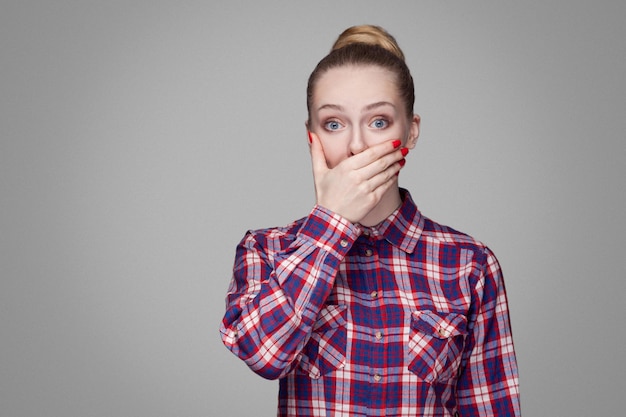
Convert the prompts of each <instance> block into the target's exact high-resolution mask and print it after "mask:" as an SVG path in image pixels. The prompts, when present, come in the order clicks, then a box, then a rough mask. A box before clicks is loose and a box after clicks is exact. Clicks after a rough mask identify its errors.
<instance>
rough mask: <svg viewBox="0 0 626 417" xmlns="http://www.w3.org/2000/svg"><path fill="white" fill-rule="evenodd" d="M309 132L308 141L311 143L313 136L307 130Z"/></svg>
mask: <svg viewBox="0 0 626 417" xmlns="http://www.w3.org/2000/svg"><path fill="white" fill-rule="evenodd" d="M307 133H308V134H309V143H313V136H311V132H309V131H307Z"/></svg>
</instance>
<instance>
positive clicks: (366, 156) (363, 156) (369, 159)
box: [349, 139, 402, 169]
mask: <svg viewBox="0 0 626 417" xmlns="http://www.w3.org/2000/svg"><path fill="white" fill-rule="evenodd" d="M401 143H402V142H400V141H399V140H397V139H396V140H388V141H385V142H382V143H379V144H377V145H374V146H372V147H370V148H367V149H366V150H364V151H363V152H361V153H358V154H356V155H354V156H353V157H351V158H349V160H350V164H351V166H352V168H353V169H359V168H363V167H365V166H368V165H370V164H372V163H374V162H375V161H377V160H379V159H381V158H382V157H383V156H385V155H389V154H391V155H393V154H394V152H395V151H398V150H399V149H400V146H401ZM398 155H400V153H397V155H396V156H395V157H392V159H393V158H396V157H397V159H396V160H399V159H402V157H401V156H398Z"/></svg>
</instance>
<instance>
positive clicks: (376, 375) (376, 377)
mask: <svg viewBox="0 0 626 417" xmlns="http://www.w3.org/2000/svg"><path fill="white" fill-rule="evenodd" d="M381 379H383V377H382V376H380V375H379V374H375V375H374V381H376V382H379V381H380V380H381Z"/></svg>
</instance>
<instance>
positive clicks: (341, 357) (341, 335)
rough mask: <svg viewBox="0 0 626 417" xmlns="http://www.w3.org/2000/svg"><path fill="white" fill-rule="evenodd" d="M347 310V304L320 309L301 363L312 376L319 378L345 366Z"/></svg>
mask: <svg viewBox="0 0 626 417" xmlns="http://www.w3.org/2000/svg"><path fill="white" fill-rule="evenodd" d="M346 310H347V306H346V305H329V306H326V307H324V308H323V309H322V311H320V314H319V316H318V319H317V322H316V323H315V325H314V326H313V332H312V333H311V338H310V339H309V342H308V343H307V344H306V346H305V347H304V349H303V350H302V356H301V358H300V364H299V366H300V369H302V370H303V371H304V372H306V373H308V374H309V376H310V377H311V378H314V379H317V378H319V377H320V376H322V375H326V374H327V373H329V372H331V371H334V370H335V369H338V368H343V367H344V366H345V364H346V343H347V328H346Z"/></svg>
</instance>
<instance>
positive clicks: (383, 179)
mask: <svg viewBox="0 0 626 417" xmlns="http://www.w3.org/2000/svg"><path fill="white" fill-rule="evenodd" d="M400 161H402V160H400ZM400 161H398V162H396V163H392V164H391V165H390V166H389V167H387V168H386V169H384V170H382V171H379V172H377V173H376V174H375V175H373V176H372V177H371V178H369V179H368V180H367V181H366V182H365V183H366V188H367V189H369V190H370V191H371V192H379V191H380V188H382V189H383V190H386V189H387V188H388V186H389V184H392V183H393V182H394V181H395V180H396V178H398V177H397V174H398V172H400V169H402V165H403V163H402V162H400Z"/></svg>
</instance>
